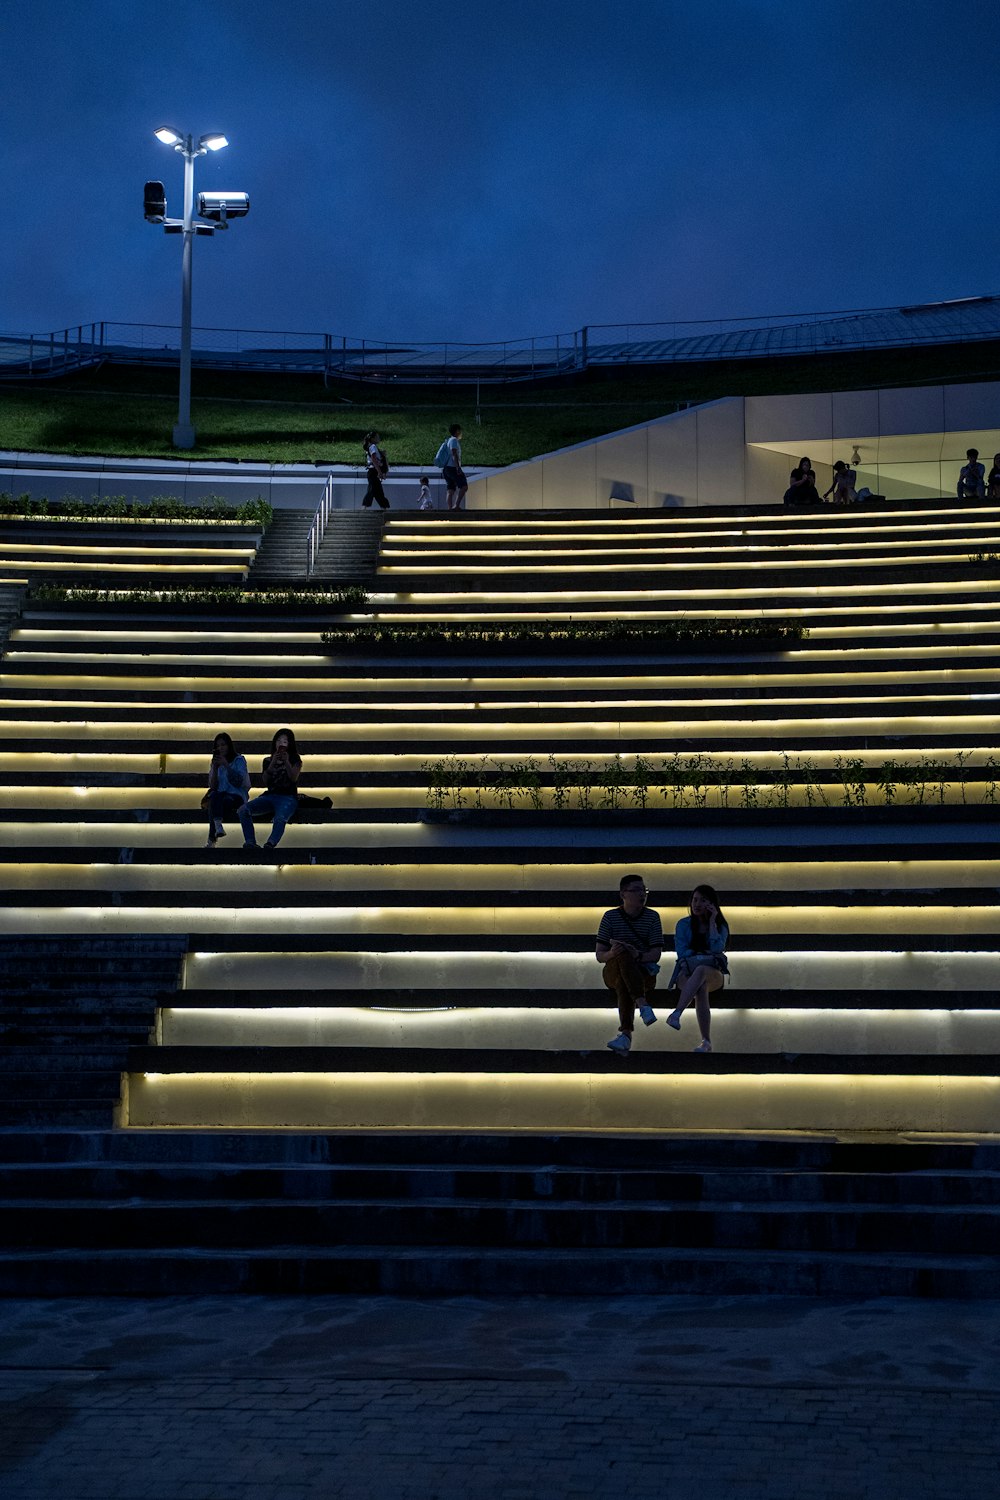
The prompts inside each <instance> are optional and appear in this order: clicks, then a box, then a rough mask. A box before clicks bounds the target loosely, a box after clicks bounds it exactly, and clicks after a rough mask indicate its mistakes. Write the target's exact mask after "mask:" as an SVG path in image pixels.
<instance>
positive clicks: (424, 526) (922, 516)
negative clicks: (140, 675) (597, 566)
mask: <svg viewBox="0 0 1000 1500" xmlns="http://www.w3.org/2000/svg"><path fill="white" fill-rule="evenodd" d="M706 508H707V507H699V508H695V507H692V509H691V511H690V513H685V514H681V515H671V516H670V519H669V523H668V524H669V525H671V526H683V527H688V526H691V527H695V526H706V525H707V526H711V525H715V526H718V525H720V524H721V523H722V522H725V521H728V522H729V523H730V524H731V525H733V526H756V525H764V526H766V525H768V524H771V525H773V524H774V523H775V522H780V523H783V524H784V525H786V526H790V525H791V524H792V523H791V522H790V521H789V519H788V517H787V515H785V514H784V513H783V512H782V511H781V509H780V507H778V506H775V507H773V508H772V509H771V510H769V511H755V512H754V513H753V514H752V515H737V514H733V513H724V514H722V515H711V514H709V515H705V514H699V513H698V511H699V509H701V510H704V509H706ZM819 516H820V517H821V518H822V520H823V521H824V522H826V523H827V525H829V526H830V527H831V529H832V528H833V527H836V528H838V529H839V528H840V527H841V526H846V525H850V524H851V523H852V522H855V521H857V522H859V524H860V519H859V513H858V512H857V511H850V510H844V511H839V510H835V509H834V508H833V507H831V508H830V510H829V511H823V512H819ZM928 516H932V517H937V516H940V517H941V518H942V520H945V521H947V522H948V523H949V524H950V523H951V522H953V521H954V520H955V518H956V517H962V518H965V517H969V518H974V519H978V520H983V519H984V518H987V517H988V518H990V519H991V520H994V521H995V520H997V519H998V518H1000V510H997V509H993V508H990V507H988V506H982V505H979V506H971V505H959V504H954V505H951V506H946V505H943V504H942V505H941V507H940V508H939V509H936V510H931V509H929V508H928V509H916V510H893V511H880V512H876V513H873V515H872V519H873V520H874V521H875V522H876V523H879V522H880V523H881V524H882V525H886V526H888V525H892V523H893V520H894V519H897V518H898V519H904V520H914V521H918V522H919V521H925V520H926V518H927V517H928ZM890 518H892V519H890ZM442 524H446V523H442V522H440V521H421V520H419V519H417V518H416V517H413V518H411V517H409V516H407V517H397V516H392V517H389V518H387V521H386V528H385V529H386V533H389V532H391V531H423V532H426V533H428V535H430V534H435V533H436V534H437V535H438V536H440V535H441V532H440V527H441V526H442ZM663 524H664V517H663V516H662V515H659V516H646V515H643V514H642V512H641V511H640V512H638V513H636V512H631V513H629V514H628V515H622V516H621V517H620V518H616V519H611V518H610V517H609V518H608V519H607V520H604V521H602V520H601V519H600V518H599V517H594V516H590V517H586V516H584V517H581V518H580V519H579V520H574V519H572V518H567V517H554V518H553V519H552V520H547V519H546V518H545V516H544V515H542V516H539V517H537V518H536V517H532V518H531V519H530V520H516V519H513V518H512V519H511V520H509V521H508V520H506V519H504V518H503V516H502V515H499V516H497V518H496V520H494V519H493V517H492V516H484V517H483V518H482V519H480V518H479V517H477V518H476V520H475V522H474V523H473V526H474V528H475V531H476V532H479V531H480V530H483V529H485V528H487V527H489V528H493V529H497V530H500V531H502V532H503V533H506V532H508V531H510V530H511V529H512V528H514V529H517V530H525V529H537V530H539V531H542V532H544V531H545V529H546V528H547V527H558V526H565V527H567V528H573V529H575V528H576V527H579V526H604V527H607V528H608V529H609V530H614V529H616V528H624V527H627V528H628V529H630V530H631V529H632V528H633V527H646V526H662V525H663ZM800 524H801V525H802V526H803V528H808V527H809V522H808V521H807V520H803V521H802V522H801V523H800ZM470 530H471V528H470Z"/></svg>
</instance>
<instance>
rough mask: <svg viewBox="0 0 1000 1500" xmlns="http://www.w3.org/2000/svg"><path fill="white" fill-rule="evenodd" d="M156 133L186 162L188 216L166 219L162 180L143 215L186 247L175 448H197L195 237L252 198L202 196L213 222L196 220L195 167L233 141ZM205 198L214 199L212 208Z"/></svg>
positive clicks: (245, 209)
mask: <svg viewBox="0 0 1000 1500" xmlns="http://www.w3.org/2000/svg"><path fill="white" fill-rule="evenodd" d="M153 134H154V135H155V136H156V139H157V140H158V141H160V142H161V143H162V144H163V145H164V146H173V148H174V150H175V151H179V152H180V153H181V155H182V156H183V158H184V217H183V219H168V218H167V217H166V212H167V199H166V194H165V193H164V190H163V184H162V183H160V182H147V183H146V190H145V199H144V212H145V216H146V218H147V219H148V220H149V221H150V223H152V224H162V225H163V228H164V231H165V232H166V233H167V234H182V235H183V236H184V247H183V253H182V256H181V370H180V393H179V396H178V401H177V422H176V424H175V426H174V447H175V448H193V447H194V443H195V430H194V427H193V425H192V423H191V263H192V254H191V251H192V246H193V243H194V237H195V235H196V234H214V233H215V231H216V230H217V229H228V228H229V219H230V218H242V217H243V216H244V215H245V214H247V213H249V211H250V199H249V197H248V195H247V194H246V193H202V194H201V196H200V198H199V211H200V212H203V213H204V214H205V215H206V217H207V218H210V219H211V220H213V221H214V222H211V223H202V222H199V221H198V220H197V219H196V218H195V217H194V164H195V161H196V160H197V158H198V157H199V156H204V155H205V154H206V153H207V152H209V151H221V150H222V148H223V146H228V145H229V142H228V140H227V139H226V137H225V136H224V135H223V134H222V132H221V131H219V130H210V131H208V132H207V133H206V134H205V135H200V136H199V137H198V140H197V142H196V141H195V139H194V137H193V136H191V135H184V134H182V132H181V131H179V130H175V129H174V127H173V126H172V125H161V126H160V128H159V129H158V130H154V131H153ZM203 200H211V202H210V204H209V205H208V206H204V205H203Z"/></svg>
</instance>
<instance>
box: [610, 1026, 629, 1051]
mask: <svg viewBox="0 0 1000 1500" xmlns="http://www.w3.org/2000/svg"><path fill="white" fill-rule="evenodd" d="M631 1050H632V1038H631V1037H630V1036H627V1035H626V1034H625V1032H624V1031H619V1033H618V1035H617V1036H616V1037H612V1039H611V1041H610V1042H609V1043H608V1051H609V1052H617V1053H618V1056H619V1057H627V1056H628V1054H629V1052H630V1051H631Z"/></svg>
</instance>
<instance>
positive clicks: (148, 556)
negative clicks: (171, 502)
mask: <svg viewBox="0 0 1000 1500" xmlns="http://www.w3.org/2000/svg"><path fill="white" fill-rule="evenodd" d="M0 545H2V547H3V550H4V551H7V552H17V553H21V552H35V553H38V552H41V553H44V554H45V555H46V556H49V555H52V554H54V555H56V556H59V557H61V556H62V555H63V554H64V553H71V554H73V555H74V556H75V555H76V554H78V553H85V554H87V555H89V554H91V553H96V554H97V555H98V556H100V557H107V556H114V557H141V558H143V559H144V560H146V561H150V562H152V561H154V560H155V559H156V558H158V557H221V558H226V557H241V558H251V557H255V556H256V552H257V549H256V548H255V547H251V546H246V547H142V546H137V547H112V546H104V545H101V546H96V547H93V546H90V545H89V544H85V543H82V542H81V543H80V544H79V545H76V544H74V543H71V542H37V543H36V542H9V541H5V542H3V543H2V544H0Z"/></svg>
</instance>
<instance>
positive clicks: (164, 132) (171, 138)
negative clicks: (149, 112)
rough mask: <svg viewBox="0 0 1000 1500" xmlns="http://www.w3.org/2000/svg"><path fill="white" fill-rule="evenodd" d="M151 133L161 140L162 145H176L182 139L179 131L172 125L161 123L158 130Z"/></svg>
mask: <svg viewBox="0 0 1000 1500" xmlns="http://www.w3.org/2000/svg"><path fill="white" fill-rule="evenodd" d="M153 134H154V135H155V136H156V139H157V140H158V141H162V142H163V144H164V146H176V145H178V144H179V143H180V141H182V140H183V136H182V135H181V133H180V131H179V130H175V129H174V127H173V126H172V125H161V126H160V128H159V130H154V131H153Z"/></svg>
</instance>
